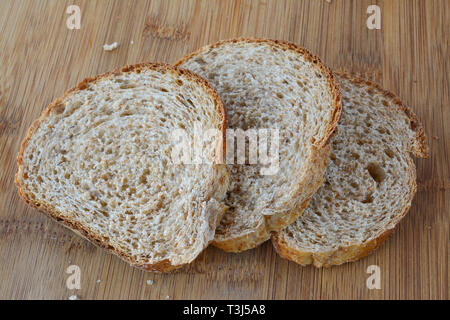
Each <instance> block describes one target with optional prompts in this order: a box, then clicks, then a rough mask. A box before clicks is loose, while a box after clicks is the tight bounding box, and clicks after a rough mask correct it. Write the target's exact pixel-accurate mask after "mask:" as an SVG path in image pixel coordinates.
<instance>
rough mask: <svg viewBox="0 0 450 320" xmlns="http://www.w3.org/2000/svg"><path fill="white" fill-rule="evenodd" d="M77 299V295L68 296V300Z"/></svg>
mask: <svg viewBox="0 0 450 320" xmlns="http://www.w3.org/2000/svg"><path fill="white" fill-rule="evenodd" d="M77 299H78V297H77V296H76V295H73V296H70V297H69V300H77Z"/></svg>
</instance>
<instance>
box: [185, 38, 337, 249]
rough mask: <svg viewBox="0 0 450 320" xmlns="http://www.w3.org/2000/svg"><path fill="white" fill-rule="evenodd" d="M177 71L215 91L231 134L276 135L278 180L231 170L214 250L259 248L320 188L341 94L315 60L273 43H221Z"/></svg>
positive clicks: (246, 169)
mask: <svg viewBox="0 0 450 320" xmlns="http://www.w3.org/2000/svg"><path fill="white" fill-rule="evenodd" d="M176 65H180V66H182V67H183V68H187V69H189V70H192V71H194V72H196V73H198V74H199V75H201V76H203V77H204V78H205V79H207V80H208V81H209V82H210V83H211V84H212V85H213V86H214V87H215V88H216V90H217V92H218V93H219V95H220V97H221V99H222V101H223V103H224V105H225V108H226V111H227V121H228V126H229V128H231V129H242V130H248V129H256V130H258V129H269V130H270V129H278V130H279V137H280V140H279V161H280V163H279V171H278V172H277V173H276V174H274V175H261V174H260V169H261V166H260V165H254V164H251V165H241V164H235V165H230V170H231V187H230V190H229V192H228V194H227V198H226V204H227V205H228V206H229V207H230V209H229V210H228V211H227V213H226V215H225V216H224V218H223V219H222V221H221V224H220V226H219V227H218V229H217V231H216V236H215V240H214V242H213V244H214V245H216V246H218V247H220V248H221V249H224V250H226V251H243V250H246V249H250V248H253V247H256V246H257V245H259V244H260V243H262V242H264V241H265V240H267V239H269V238H270V232H272V231H279V230H281V229H282V228H284V227H285V226H287V225H288V224H290V223H291V222H292V221H293V220H295V218H296V217H297V216H298V215H300V214H301V212H302V208H303V207H304V203H305V202H307V201H308V200H309V198H310V197H311V195H312V194H313V193H314V192H315V191H316V190H317V188H318V187H319V186H320V183H321V182H322V176H323V172H324V170H325V167H326V158H327V157H328V151H329V149H328V148H327V147H326V143H327V140H328V138H329V136H330V135H331V134H332V133H333V131H334V128H335V125H336V122H337V120H338V119H339V114H340V108H341V102H340V93H339V89H338V88H337V85H336V83H335V81H334V78H333V76H332V74H331V73H330V71H329V70H328V68H327V67H326V66H324V65H323V64H322V63H321V62H320V60H319V59H318V58H317V57H315V56H313V55H312V54H310V53H309V52H307V51H306V50H304V49H303V48H300V47H297V46H296V45H294V44H291V43H286V42H280V41H274V40H260V39H237V40H228V41H222V42H219V43H217V44H214V45H211V46H208V47H205V48H202V49H200V50H199V51H197V52H195V53H193V54H191V55H188V56H186V57H184V58H182V59H181V60H180V61H178V62H177V63H176ZM269 132H270V131H269ZM227 143H230V142H229V141H228V142H227ZM246 152H247V154H248V150H247V151H246Z"/></svg>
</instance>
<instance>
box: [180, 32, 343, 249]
mask: <svg viewBox="0 0 450 320" xmlns="http://www.w3.org/2000/svg"><path fill="white" fill-rule="evenodd" d="M238 42H242V43H267V44H269V45H271V46H274V47H279V48H283V49H286V50H290V51H294V52H295V53H296V54H298V55H301V56H302V57H303V58H304V59H305V60H307V61H308V62H310V63H311V64H312V65H313V66H314V67H315V68H317V69H318V71H319V72H320V74H321V75H323V76H325V78H326V80H327V83H328V87H329V88H330V93H331V96H332V104H333V112H332V114H331V119H330V120H329V124H328V126H327V129H326V133H325V134H324V136H323V137H322V138H321V139H319V140H317V141H315V142H314V144H313V152H312V154H311V159H310V163H311V165H310V166H309V167H308V168H305V172H304V173H302V174H299V177H302V178H303V179H302V180H300V181H299V185H298V194H300V192H302V193H305V194H307V195H308V196H307V197H306V200H304V201H303V202H302V203H301V204H300V205H298V206H297V208H295V209H294V210H291V211H288V212H283V213H277V214H275V215H273V216H263V220H262V222H261V223H260V224H259V225H258V227H257V229H255V230H251V231H250V232H248V233H247V234H244V235H241V236H239V237H235V238H223V239H220V238H218V237H217V236H216V238H215V239H214V241H213V242H212V244H213V245H214V246H216V247H218V248H220V249H222V250H224V251H228V252H241V251H244V250H248V249H252V248H255V247H257V246H258V245H260V244H261V243H263V242H264V241H266V240H268V239H270V237H271V234H272V233H273V232H277V231H280V230H282V229H283V228H284V227H286V226H288V225H289V224H291V223H292V222H293V221H295V219H297V218H298V217H299V216H300V215H301V214H302V212H303V210H304V209H305V208H306V207H307V205H308V203H309V201H310V199H311V198H312V195H313V194H314V193H315V192H316V191H317V189H318V188H319V187H320V186H321V184H322V182H323V173H324V171H325V168H326V165H327V161H328V157H329V153H330V139H331V137H332V136H333V135H334V134H335V132H336V127H337V123H338V122H339V119H340V117H341V112H342V96H341V91H340V88H339V84H338V82H337V81H336V79H335V76H334V74H333V73H332V72H331V70H330V69H329V68H328V67H327V66H326V65H325V64H324V63H322V61H321V60H320V59H319V58H318V57H317V56H316V55H314V54H312V53H311V52H309V51H308V50H306V49H305V48H303V47H300V46H298V45H296V44H294V43H291V42H287V41H281V40H273V39H256V38H236V39H228V40H222V41H219V42H216V43H214V44H210V45H207V46H204V47H202V48H200V49H198V50H196V51H194V52H192V53H190V54H187V55H185V56H183V57H182V58H181V59H179V60H178V61H176V62H175V63H174V65H175V66H180V65H182V64H183V63H185V62H186V61H188V60H190V59H191V58H193V57H195V56H197V55H201V54H202V53H204V52H206V51H208V50H210V49H212V48H216V47H219V46H222V45H226V44H230V43H238Z"/></svg>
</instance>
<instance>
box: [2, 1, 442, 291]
mask: <svg viewBox="0 0 450 320" xmlns="http://www.w3.org/2000/svg"><path fill="white" fill-rule="evenodd" d="M373 3H376V4H378V5H379V6H380V8H381V14H382V25H381V30H369V29H368V28H367V27H366V19H367V17H368V14H367V13H366V9H367V7H368V6H369V5H370V4H373ZM71 4H76V5H79V6H80V8H81V13H82V19H81V29H80V30H69V29H68V28H67V27H66V20H67V18H68V17H69V15H68V14H66V8H67V7H68V6H69V5H71ZM449 6H450V1H448V0H442V1H431V0H423V1H414V0H403V1H395V0H393V1H372V0H362V1H360V0H358V1H356V0H355V1H350V0H332V1H331V3H328V2H327V1H324V0H323V1H322V0H311V1H300V0H293V1H281V0H277V1H263V0H261V1H257V0H255V1H228V0H223V1H214V0H198V1H184V0H183V1H182V0H179V1H177V0H171V1H148V2H146V1H131V0H130V1H106V0H104V1H102V0H98V1H94V0H89V1H81V0H71V1H63V0H48V1H45V0H44V1H34V0H22V1H16V0H2V1H0V298H2V299H19V298H25V299H31V298H34V299H36V298H37V299H67V298H68V297H69V296H71V295H77V297H78V298H79V299H109V298H114V299H165V298H166V297H167V296H169V298H170V299H181V298H187V299H222V298H236V299H241V298H245V299H257V298H259V299H329V298H338V299H345V298H349V299H399V298H403V299H448V288H449V282H448V271H449V265H448V256H449V246H448V244H449V214H450V169H449V163H450V157H449V142H450V101H449V87H450V86H449V74H450V66H449V62H450V56H449V52H448V39H449V30H450V13H449ZM238 36H249V37H268V38H275V39H283V40H289V41H293V42H295V43H298V44H300V45H303V46H305V47H306V48H308V49H310V50H311V51H312V52H314V53H316V54H317V55H319V56H320V57H321V58H322V59H323V60H324V61H325V62H326V63H327V64H328V65H329V66H330V67H331V68H332V69H334V70H347V71H350V72H355V73H359V74H362V75H364V76H366V77H368V78H370V79H372V80H376V81H378V82H379V83H380V84H382V85H383V86H384V87H385V88H387V89H389V90H391V91H393V92H395V93H396V94H398V95H399V96H400V97H402V99H403V100H404V101H405V102H406V103H407V104H408V105H409V106H410V107H411V109H412V110H413V111H414V112H416V113H417V115H418V116H419V118H420V119H421V120H422V122H423V124H424V127H425V130H426V133H427V135H428V142H429V144H430V148H431V157H430V159H427V160H417V161H416V164H417V176H418V185H419V189H418V192H417V194H416V197H415V199H414V201H413V205H412V208H411V210H410V212H409V214H408V215H407V217H406V218H405V219H404V220H403V221H402V222H401V224H400V226H399V227H398V229H397V230H396V231H395V232H394V234H393V235H392V236H391V237H390V238H389V239H388V241H387V242H386V243H385V244H383V245H382V246H381V248H379V249H378V250H377V251H376V252H375V253H374V254H372V255H370V256H369V257H367V258H364V259H362V260H360V261H358V262H355V263H350V264H345V265H342V266H338V267H333V268H330V269H315V268H313V267H306V268H303V267H300V266H298V265H296V264H295V263H292V262H288V261H287V260H284V259H281V258H280V257H278V256H277V254H276V253H275V251H274V250H273V249H272V247H271V245H270V243H265V244H264V245H262V246H261V247H259V248H257V249H254V250H250V251H248V252H245V253H242V254H226V253H224V252H221V251H220V250H218V249H215V248H208V249H207V250H206V251H205V252H204V253H202V254H201V255H200V257H199V258H198V259H197V260H196V261H195V262H194V263H192V265H190V266H188V267H186V268H185V269H183V270H182V271H179V272H177V273H175V274H167V275H165V274H152V273H145V272H143V271H140V270H136V269H134V268H131V267H130V266H129V265H127V264H126V263H124V262H122V261H121V260H119V259H118V258H116V257H114V256H111V255H109V254H107V253H105V252H103V251H102V250H101V249H98V248H96V247H95V246H93V245H91V244H90V243H89V242H87V241H85V240H83V239H81V238H79V237H78V236H76V235H75V234H73V233H72V232H70V231H68V230H66V229H64V228H63V227H62V226H60V225H58V224H57V223H55V222H53V221H51V220H50V219H48V218H46V217H45V216H44V215H43V214H40V213H38V211H36V210H34V209H31V208H28V207H27V206H26V205H25V204H24V203H23V202H22V201H21V200H20V199H19V196H18V195H17V192H16V188H15V186H14V174H15V171H16V162H15V158H16V154H17V151H18V149H19V145H20V142H21V139H22V138H23V136H24V134H25V132H26V130H27V128H28V126H29V125H30V124H31V123H32V121H33V120H34V119H35V118H37V117H38V116H39V114H40V112H41V110H42V109H43V108H44V107H45V106H46V105H47V104H49V103H50V102H51V101H52V100H54V99H55V98H57V97H58V96H60V95H62V93H63V92H64V91H65V90H66V89H68V88H70V87H73V86H74V85H75V84H77V83H78V82H79V81H81V80H82V79H83V78H84V77H87V76H91V75H94V74H97V73H102V72H106V71H110V70H112V69H114V68H117V67H119V66H122V65H125V64H132V63H137V62H142V61H163V62H169V63H171V62H174V61H175V60H177V59H178V58H179V57H181V56H182V55H184V54H186V53H188V52H190V51H192V50H194V49H196V48H198V47H199V46H202V45H205V44H208V43H211V42H214V41H216V40H220V39H227V38H232V37H238ZM114 41H116V42H118V43H119V44H120V46H119V48H117V49H116V50H115V51H112V52H105V51H103V49H102V46H103V44H105V43H112V42H114ZM131 41H134V44H131ZM72 264H74V265H77V266H79V267H80V269H81V289H80V290H69V289H67V288H66V279H67V277H68V276H69V275H68V274H66V273H65V271H66V268H67V267H68V266H69V265H72ZM370 265H378V266H380V268H381V289H380V290H369V289H368V288H367V286H366V279H367V278H368V277H369V274H367V273H366V269H367V267H368V266H370ZM97 280H101V282H100V283H97ZM147 280H153V284H152V285H149V284H147V282H146V281H147Z"/></svg>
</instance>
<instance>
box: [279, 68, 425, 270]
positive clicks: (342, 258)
mask: <svg viewBox="0 0 450 320" xmlns="http://www.w3.org/2000/svg"><path fill="white" fill-rule="evenodd" d="M336 75H339V76H340V77H343V78H345V79H348V80H350V81H351V82H352V83H354V84H357V85H359V84H362V85H364V86H366V87H368V88H369V89H373V90H376V91H378V92H379V93H381V94H382V95H383V96H384V97H385V98H386V99H387V100H391V101H392V102H394V104H395V105H396V106H398V108H399V110H400V111H401V112H403V113H405V114H406V116H407V117H408V118H409V119H410V121H411V129H412V130H413V131H414V132H415V133H416V142H417V146H416V147H415V148H414V149H413V150H412V152H413V154H414V155H415V156H417V157H422V158H427V157H428V145H427V143H426V136H425V132H424V129H423V126H422V124H421V123H420V122H419V120H418V118H417V116H416V115H415V114H414V113H413V112H412V111H410V110H409V108H408V107H407V106H406V105H405V104H403V103H402V101H401V100H400V99H399V98H398V97H397V96H396V95H395V94H394V93H392V92H390V91H388V90H386V89H383V88H382V87H381V86H380V85H378V84H376V83H374V82H371V81H368V80H365V79H362V78H359V77H355V76H353V75H351V74H349V73H339V72H337V73H336ZM406 159H407V161H408V167H409V170H408V172H409V180H408V185H409V198H408V201H407V202H406V203H407V205H406V206H405V207H404V208H402V210H401V212H402V213H401V214H400V215H399V216H398V218H397V219H396V222H395V223H393V224H390V225H388V226H387V228H385V229H384V230H383V232H381V233H380V234H379V235H378V236H376V237H375V238H373V239H369V240H367V241H365V242H362V243H357V244H352V245H348V246H340V247H339V248H336V249H331V250H328V251H320V252H313V251H311V250H305V249H300V248H296V247H292V246H290V245H289V244H288V243H287V242H286V240H285V238H284V233H283V232H279V233H274V234H273V236H272V239H271V240H272V244H273V247H274V248H275V251H276V252H277V253H278V254H279V255H280V256H281V257H283V258H286V259H288V260H291V261H294V262H296V263H298V264H300V265H302V266H306V265H309V264H313V265H314V266H315V267H318V268H320V267H330V266H333V265H340V264H343V263H346V262H352V261H356V260H359V259H361V258H363V257H365V256H367V255H369V254H370V253H372V252H373V251H374V250H375V249H377V248H378V247H379V246H380V245H381V244H382V243H383V242H384V241H385V240H386V239H387V238H388V237H389V235H390V234H392V232H393V231H394V230H395V228H397V227H398V225H399V223H400V221H401V220H402V219H403V218H404V216H405V215H406V214H407V212H408V210H409V208H410V204H411V202H412V199H413V197H414V194H415V193H416V190H417V184H416V167H415V165H414V161H413V160H412V159H411V158H410V157H407V158H406Z"/></svg>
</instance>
